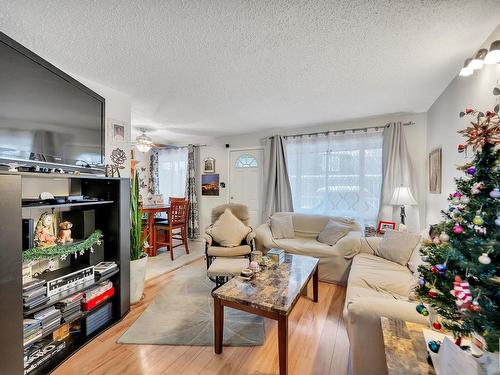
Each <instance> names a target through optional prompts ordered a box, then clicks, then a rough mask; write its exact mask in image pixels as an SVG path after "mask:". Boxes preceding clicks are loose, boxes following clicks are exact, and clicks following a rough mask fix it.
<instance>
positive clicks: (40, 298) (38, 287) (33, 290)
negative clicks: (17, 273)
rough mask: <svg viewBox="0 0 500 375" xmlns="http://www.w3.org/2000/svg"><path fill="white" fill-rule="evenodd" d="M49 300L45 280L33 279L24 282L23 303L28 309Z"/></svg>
mask: <svg viewBox="0 0 500 375" xmlns="http://www.w3.org/2000/svg"><path fill="white" fill-rule="evenodd" d="M48 300H49V297H47V287H46V281H45V280H39V279H32V280H30V281H28V282H27V283H25V284H23V305H24V308H25V309H26V310H30V309H32V308H34V307H37V306H39V305H41V304H43V303H45V302H47V301H48Z"/></svg>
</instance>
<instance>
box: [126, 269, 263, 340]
mask: <svg viewBox="0 0 500 375" xmlns="http://www.w3.org/2000/svg"><path fill="white" fill-rule="evenodd" d="M213 287H214V283H212V282H211V281H210V280H209V279H208V278H207V273H206V269H205V268H204V267H192V266H191V267H186V268H185V269H181V270H179V271H177V273H176V274H175V276H174V279H173V280H172V281H169V282H168V283H167V284H166V285H165V286H164V287H163V289H162V290H161V291H160V292H159V294H158V295H157V296H156V298H155V300H154V301H153V302H152V303H151V304H150V305H149V306H148V307H147V309H146V310H145V311H144V312H143V313H142V315H141V316H140V317H139V318H138V319H137V320H136V321H135V322H134V324H132V326H130V328H129V329H128V330H127V331H126V332H125V333H124V334H123V335H122V336H121V337H120V338H119V339H118V341H117V342H118V343H119V344H158V345H190V346H212V345H213V343H214V333H213V298H212V296H211V291H212V289H213ZM263 342H264V321H263V319H262V318H261V317H259V316H256V315H252V314H248V313H246V312H243V311H239V310H235V309H231V308H227V307H226V308H224V339H223V344H224V345H226V346H258V345H262V343H263Z"/></svg>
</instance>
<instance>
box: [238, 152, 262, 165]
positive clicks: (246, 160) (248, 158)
mask: <svg viewBox="0 0 500 375" xmlns="http://www.w3.org/2000/svg"><path fill="white" fill-rule="evenodd" d="M258 166H259V165H258V163H257V159H255V158H254V157H253V156H252V155H248V154H245V155H241V156H240V157H239V158H238V160H236V165H235V167H236V168H257V167H258Z"/></svg>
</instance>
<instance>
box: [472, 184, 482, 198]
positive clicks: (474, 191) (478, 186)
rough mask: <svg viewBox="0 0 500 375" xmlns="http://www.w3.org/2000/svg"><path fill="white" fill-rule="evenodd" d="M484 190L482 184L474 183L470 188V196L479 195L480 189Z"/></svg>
mask: <svg viewBox="0 0 500 375" xmlns="http://www.w3.org/2000/svg"><path fill="white" fill-rule="evenodd" d="M482 188H484V184H483V183H482V182H476V183H475V184H474V185H472V188H471V189H470V192H471V194H474V195H476V194H479V193H481V189H482Z"/></svg>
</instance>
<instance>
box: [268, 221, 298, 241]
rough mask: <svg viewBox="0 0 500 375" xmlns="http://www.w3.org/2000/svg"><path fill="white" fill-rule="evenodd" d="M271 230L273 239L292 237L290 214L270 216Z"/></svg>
mask: <svg viewBox="0 0 500 375" xmlns="http://www.w3.org/2000/svg"><path fill="white" fill-rule="evenodd" d="M271 232H272V233H273V238H275V239H281V238H294V237H295V232H294V230H293V222H292V215H274V216H271Z"/></svg>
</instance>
